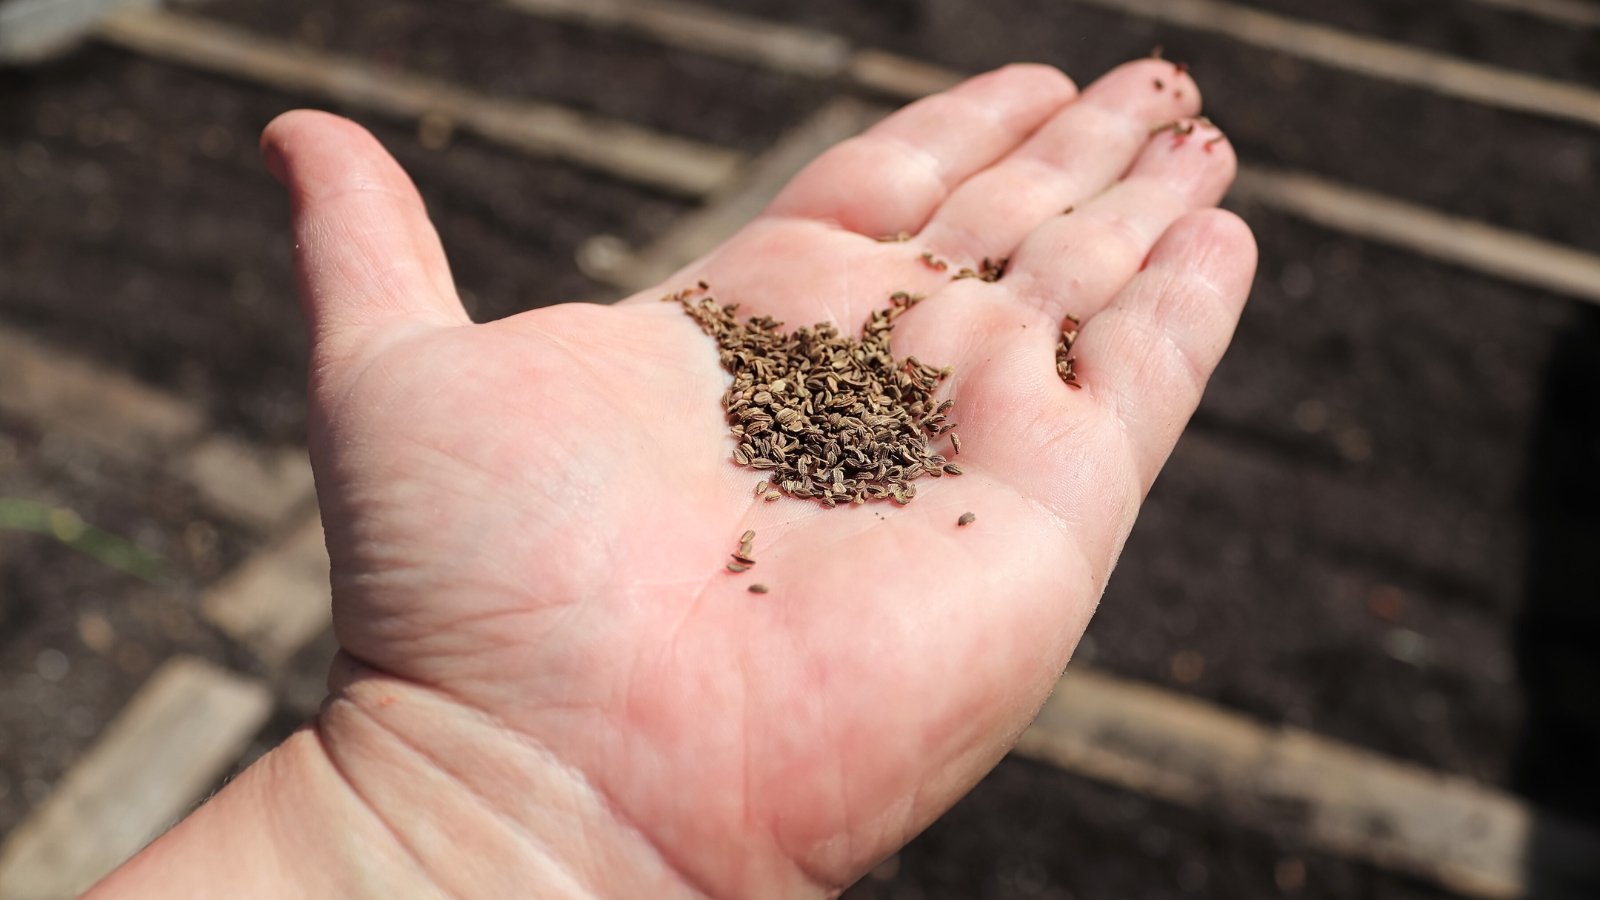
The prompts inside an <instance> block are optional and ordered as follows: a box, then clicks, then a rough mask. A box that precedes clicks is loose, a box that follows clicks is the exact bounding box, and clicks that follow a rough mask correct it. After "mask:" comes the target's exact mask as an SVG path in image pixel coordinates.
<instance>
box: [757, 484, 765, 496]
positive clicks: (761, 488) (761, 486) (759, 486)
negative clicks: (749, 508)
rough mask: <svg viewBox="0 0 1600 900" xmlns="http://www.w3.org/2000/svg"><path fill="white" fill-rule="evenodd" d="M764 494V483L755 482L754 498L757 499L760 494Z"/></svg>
mask: <svg viewBox="0 0 1600 900" xmlns="http://www.w3.org/2000/svg"><path fill="white" fill-rule="evenodd" d="M766 492H767V483H766V482H765V481H758V482H756V496H757V497H759V496H761V495H762V494H765V493H766Z"/></svg>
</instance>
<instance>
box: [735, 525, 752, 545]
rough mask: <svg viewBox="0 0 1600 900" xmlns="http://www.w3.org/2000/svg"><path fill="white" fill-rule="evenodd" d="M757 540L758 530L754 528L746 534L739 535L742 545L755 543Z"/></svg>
mask: <svg viewBox="0 0 1600 900" xmlns="http://www.w3.org/2000/svg"><path fill="white" fill-rule="evenodd" d="M755 539H756V530H755V529H754V528H751V529H749V530H747V531H746V532H745V533H744V534H741V535H739V543H741V544H748V543H750V542H751V541H753V540H755Z"/></svg>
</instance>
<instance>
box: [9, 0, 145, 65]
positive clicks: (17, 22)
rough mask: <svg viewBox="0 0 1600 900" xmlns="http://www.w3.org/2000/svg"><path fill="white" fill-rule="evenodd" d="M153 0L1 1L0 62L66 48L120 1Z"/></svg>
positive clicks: (31, 59) (41, 57) (37, 58)
mask: <svg viewBox="0 0 1600 900" xmlns="http://www.w3.org/2000/svg"><path fill="white" fill-rule="evenodd" d="M132 2H138V3H143V4H146V5H148V4H149V3H150V2H152V0H7V2H0V62H4V63H20V64H23V65H28V64H32V63H39V62H44V61H45V60H47V59H49V58H51V57H53V56H55V55H57V54H59V53H62V52H65V51H66V50H69V49H71V48H72V47H73V46H75V45H76V44H77V43H78V41H79V40H81V39H82V38H83V37H85V36H86V35H88V34H89V33H90V32H91V31H93V30H94V27H95V23H96V22H98V21H99V20H100V17H101V16H103V15H105V14H106V13H107V12H109V11H110V10H111V8H112V7H114V6H117V5H119V4H128V3H132Z"/></svg>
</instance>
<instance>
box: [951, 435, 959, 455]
mask: <svg viewBox="0 0 1600 900" xmlns="http://www.w3.org/2000/svg"><path fill="white" fill-rule="evenodd" d="M950 449H951V450H952V451H953V452H955V453H960V452H961V435H959V434H953V433H952V434H951V435H950Z"/></svg>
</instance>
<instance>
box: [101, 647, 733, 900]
mask: <svg viewBox="0 0 1600 900" xmlns="http://www.w3.org/2000/svg"><path fill="white" fill-rule="evenodd" d="M334 681H335V683H336V684H338V685H339V687H338V689H337V691H336V694H335V696H334V697H333V698H331V699H330V700H329V701H328V702H327V703H325V704H324V707H323V710H322V712H321V713H320V714H319V716H318V718H317V720H316V721H315V722H314V723H312V724H310V725H307V726H306V727H304V728H302V729H300V730H299V731H297V732H296V733H295V734H294V735H293V736H291V737H290V739H289V740H287V741H285V742H284V743H283V744H282V745H280V746H279V747H277V748H276V749H274V750H273V751H272V752H271V753H269V754H268V755H267V756H265V757H263V758H262V759H261V760H259V761H258V762H257V763H256V764H255V765H253V766H251V767H250V769H249V770H248V771H246V772H245V773H244V774H243V775H241V776H240V777H239V778H238V779H236V780H235V781H234V782H233V783H231V784H230V785H229V786H228V787H227V788H226V789H225V790H223V791H222V792H221V793H219V794H218V795H217V796H216V797H214V798H213V799H212V800H211V801H210V802H208V803H207V804H206V805H205V806H203V807H202V808H201V809H199V810H197V811H196V812H195V813H194V814H193V815H191V816H190V817H189V818H188V819H186V820H185V821H183V822H182V823H180V824H179V825H178V826H177V827H176V828H174V829H173V830H172V831H171V832H169V833H168V834H166V835H164V836H163V837H162V838H160V839H159V840H158V841H156V842H155V843H154V844H152V845H151V846H150V847H149V848H147V849H146V850H145V851H144V852H142V853H140V854H139V855H138V856H137V857H135V858H134V859H133V860H132V861H130V862H129V863H128V864H127V865H126V866H124V867H123V868H122V869H120V870H118V871H117V872H116V873H114V874H113V875H112V876H111V877H109V878H108V879H107V880H106V881H105V882H103V883H102V884H101V885H99V886H98V887H97V888H96V889H95V891H93V892H91V895H90V896H91V898H109V897H124V896H135V897H137V896H144V895H149V896H152V897H164V898H165V897H189V896H194V897H201V896H235V897H352V898H356V897H375V898H377V897H381V898H397V897H435V896H438V897H463V898H471V897H494V898H498V897H512V896H540V897H552V898H592V897H662V898H678V897H684V898H692V897H699V896H702V895H701V894H699V893H698V892H696V891H694V890H692V889H691V888H690V887H688V886H687V885H686V884H685V882H684V880H683V879H682V878H681V877H680V876H679V875H678V873H676V872H675V871H673V870H672V869H671V868H670V867H669V866H667V865H666V864H664V863H663V862H662V860H661V857H660V855H659V854H658V853H657V852H656V851H655V849H654V847H653V846H652V844H651V843H650V841H649V840H648V839H647V838H646V837H645V836H643V835H641V834H639V833H638V832H637V831H635V830H634V829H632V828H630V827H628V826H627V825H626V823H624V822H621V821H619V820H618V819H617V817H616V816H615V815H614V814H613V813H612V811H611V809H610V806H609V804H608V803H606V802H605V799H604V798H603V797H601V796H599V794H598V793H597V792H596V791H594V790H593V789H592V788H591V787H590V786H589V785H588V782H587V780H586V779H584V778H583V777H582V776H581V774H579V773H577V772H574V771H572V770H571V769H569V768H568V767H566V766H564V765H562V764H561V763H560V761H559V760H557V759H555V758H553V757H552V756H551V755H550V754H549V753H547V752H546V751H544V750H543V749H542V748H541V747H539V746H538V744H536V743H535V742H533V741H531V740H529V739H527V738H525V737H522V736H520V735H517V734H515V733H513V732H511V731H510V730H508V729H505V728H503V727H501V726H499V725H498V724H497V723H495V722H494V721H493V720H491V719H490V718H488V717H487V716H484V715H482V714H480V713H478V712H477V711H475V710H472V709H470V708H468V707H466V706H465V705H463V704H460V703H458V702H456V701H453V700H451V699H448V698H446V697H444V696H442V695H440V694H439V693H437V692H435V691H433V690H431V689H428V688H423V687H419V686H417V685H414V684H410V683H407V682H404V681H401V680H398V679H394V678H390V677H388V676H384V675H381V674H379V673H375V672H373V671H371V670H368V669H365V668H364V667H361V666H359V665H355V664H352V663H350V662H348V661H347V660H346V659H345V658H344V657H343V656H341V658H340V662H339V663H337V664H336V673H335V678H334Z"/></svg>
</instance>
